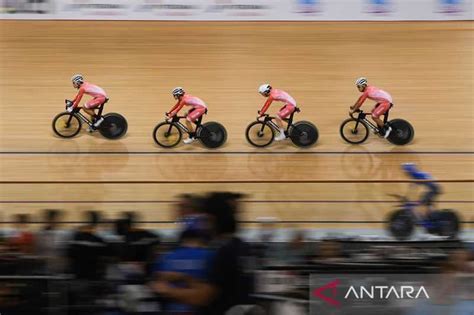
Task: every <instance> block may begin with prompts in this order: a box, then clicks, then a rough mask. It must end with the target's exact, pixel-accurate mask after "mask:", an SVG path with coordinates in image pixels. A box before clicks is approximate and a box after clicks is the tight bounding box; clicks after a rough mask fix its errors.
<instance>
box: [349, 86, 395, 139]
mask: <svg viewBox="0 0 474 315" xmlns="http://www.w3.org/2000/svg"><path fill="white" fill-rule="evenodd" d="M356 86H357V89H358V90H359V92H361V93H362V95H361V96H360V97H359V99H358V100H357V102H356V103H355V104H354V105H353V106H351V107H350V109H351V114H352V113H354V112H355V111H357V110H358V109H359V108H360V107H361V106H362V104H364V102H365V100H366V99H371V100H373V101H376V102H377V104H375V107H374V108H373V109H372V119H373V120H374V121H375V123H376V124H377V126H378V127H379V134H380V135H381V136H382V137H384V138H387V137H388V136H389V135H390V132H391V131H392V128H391V127H390V126H384V123H383V120H382V119H380V116H382V115H385V114H386V113H387V112H388V110H389V109H390V107H391V106H392V105H393V104H392V97H391V96H390V94H388V93H387V92H385V91H383V90H381V89H379V88H377V87H375V86H372V85H368V82H367V79H366V78H363V77H362V78H359V79H357V80H356Z"/></svg>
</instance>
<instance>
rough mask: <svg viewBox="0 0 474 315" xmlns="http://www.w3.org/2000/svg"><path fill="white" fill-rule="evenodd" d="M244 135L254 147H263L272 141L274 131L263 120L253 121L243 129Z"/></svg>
mask: <svg viewBox="0 0 474 315" xmlns="http://www.w3.org/2000/svg"><path fill="white" fill-rule="evenodd" d="M245 137H246V138H247V141H248V142H249V143H250V144H251V145H253V146H254V147H258V148H263V147H266V146H267V145H269V144H270V143H272V142H273V139H274V138H275V131H273V129H272V128H271V127H270V126H269V125H268V124H266V123H264V122H261V121H254V122H252V123H251V124H250V125H248V127H247V129H246V130H245Z"/></svg>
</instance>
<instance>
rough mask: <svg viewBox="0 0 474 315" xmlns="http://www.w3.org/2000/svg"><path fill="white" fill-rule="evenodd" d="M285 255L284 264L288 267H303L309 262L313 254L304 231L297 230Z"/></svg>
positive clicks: (288, 244)
mask: <svg viewBox="0 0 474 315" xmlns="http://www.w3.org/2000/svg"><path fill="white" fill-rule="evenodd" d="M283 253H284V255H285V259H284V262H285V264H287V265H302V264H305V263H307V262H308V258H309V256H310V255H311V253H310V250H309V248H308V246H307V244H306V242H305V234H304V231H299V230H297V231H295V232H294V234H293V237H292V239H291V240H290V242H289V243H287V245H286V248H285V249H284V250H283Z"/></svg>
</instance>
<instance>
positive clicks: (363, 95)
mask: <svg viewBox="0 0 474 315" xmlns="http://www.w3.org/2000/svg"><path fill="white" fill-rule="evenodd" d="M367 96H368V93H367V92H364V93H362V95H361V96H360V97H359V99H358V100H357V102H356V103H355V104H354V106H351V109H353V110H358V109H359V108H360V107H361V106H362V104H364V102H365V100H366V99H367Z"/></svg>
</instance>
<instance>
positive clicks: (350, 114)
mask: <svg viewBox="0 0 474 315" xmlns="http://www.w3.org/2000/svg"><path fill="white" fill-rule="evenodd" d="M354 113H364V112H363V111H362V110H361V109H358V110H356V111H354V112H353V113H351V112H349V116H351V118H355V117H354Z"/></svg>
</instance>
